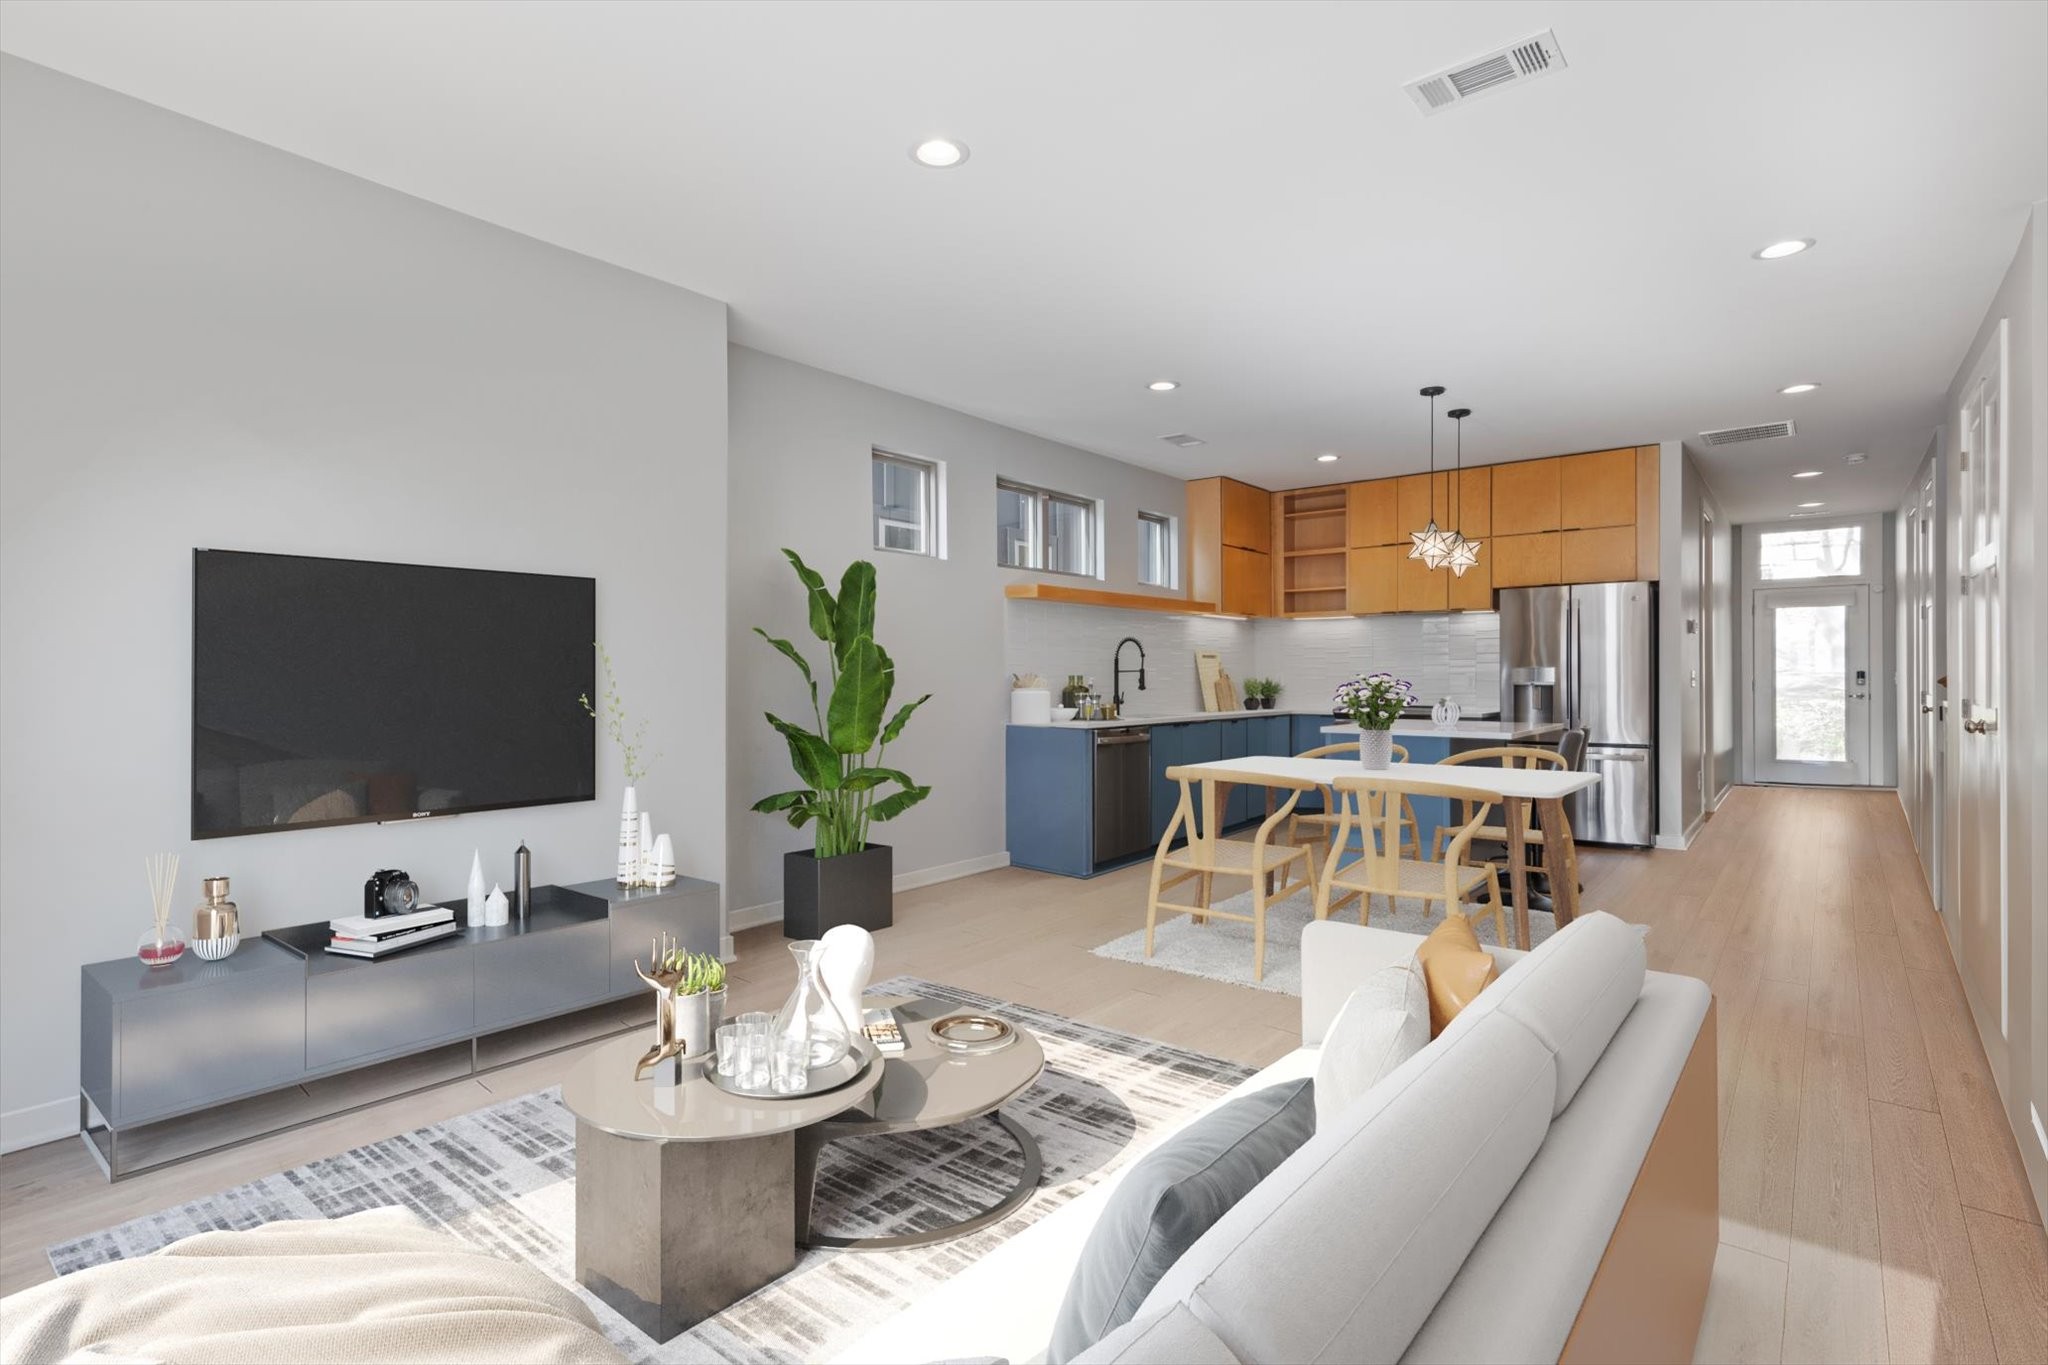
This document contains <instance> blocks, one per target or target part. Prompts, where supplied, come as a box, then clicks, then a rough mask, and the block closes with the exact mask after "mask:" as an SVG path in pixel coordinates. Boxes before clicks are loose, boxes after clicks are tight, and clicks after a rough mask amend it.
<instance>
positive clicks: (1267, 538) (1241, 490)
mask: <svg viewBox="0 0 2048 1365" xmlns="http://www.w3.org/2000/svg"><path fill="white" fill-rule="evenodd" d="M1217 482H1218V483H1220V484H1222V485H1223V488H1222V495H1223V543H1224V544H1225V545H1235V546H1237V547H1238V548H1239V549H1241V550H1257V551H1258V552H1259V553H1260V554H1271V553H1272V552H1273V495H1272V494H1271V493H1268V492H1267V491H1266V490H1265V489H1263V488H1254V487H1252V486H1251V485H1250V484H1248V483H1239V482H1238V481H1237V480H1236V479H1219V480H1217Z"/></svg>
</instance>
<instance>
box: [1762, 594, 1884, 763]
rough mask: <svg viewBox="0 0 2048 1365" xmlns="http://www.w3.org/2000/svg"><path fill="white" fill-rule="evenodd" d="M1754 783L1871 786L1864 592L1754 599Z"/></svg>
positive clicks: (1867, 600)
mask: <svg viewBox="0 0 2048 1365" xmlns="http://www.w3.org/2000/svg"><path fill="white" fill-rule="evenodd" d="M1753 657H1754V659H1755V663H1756V668H1755V672H1754V674H1753V676H1754V677H1755V679H1756V716H1757V725H1756V733H1755V735H1754V736H1753V737H1752V739H1753V743H1754V745H1755V748H1754V751H1753V753H1752V768H1753V770H1754V772H1755V775H1756V780H1757V781H1759V782H1802V783H1826V784H1832V785H1836V786H1852V787H1853V786H1863V785H1866V784H1867V783H1868V782H1869V781H1870V717H1871V701H1870V698H1871V694H1872V691H1873V688H1872V687H1871V677H1870V589H1869V588H1868V587H1866V586H1863V585H1860V584H1858V585H1852V586H1843V587H1838V588H1771V589H1766V590H1763V591H1760V592H1758V593H1757V594H1756V653H1755V655H1754V656H1753Z"/></svg>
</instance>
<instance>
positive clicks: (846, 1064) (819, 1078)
mask: <svg viewBox="0 0 2048 1365" xmlns="http://www.w3.org/2000/svg"><path fill="white" fill-rule="evenodd" d="M881 1055H882V1054H881V1052H880V1050H879V1049H877V1048H876V1047H875V1045H874V1044H873V1043H871V1042H869V1041H868V1040H867V1039H866V1038H865V1037H859V1038H856V1039H854V1041H853V1049H852V1051H850V1052H848V1053H847V1054H846V1055H845V1056H844V1057H841V1058H840V1059H839V1060H838V1061H836V1062H834V1063H832V1065H830V1066H814V1067H812V1068H811V1071H810V1084H809V1085H807V1086H805V1087H804V1088H803V1089H802V1090H776V1089H773V1088H771V1087H768V1086H763V1087H762V1088H761V1089H759V1090H756V1089H754V1088H753V1087H751V1086H744V1085H741V1084H740V1083H739V1082H738V1081H737V1080H736V1079H735V1078H733V1077H731V1076H721V1075H719V1074H718V1061H717V1059H716V1058H715V1057H714V1058H713V1059H712V1060H711V1061H710V1062H709V1063H708V1064H707V1065H706V1066H705V1068H704V1079H705V1080H707V1081H710V1082H711V1083H712V1084H713V1085H715V1086H717V1087H718V1088H719V1089H720V1090H723V1091H725V1092H726V1093H727V1094H728V1095H744V1096H746V1097H747V1098H748V1099H752V1100H800V1099H803V1098H805V1097H806V1096H810V1095H823V1094H827V1093H829V1092H831V1091H834V1090H837V1089H839V1088H840V1087H841V1086H844V1085H851V1084H853V1083H854V1082H855V1081H857V1080H859V1079H860V1078H861V1077H862V1076H863V1075H865V1074H866V1073H867V1069H868V1068H869V1067H870V1066H872V1065H873V1064H874V1063H875V1061H876V1060H877V1059H878V1058H880V1057H881Z"/></svg>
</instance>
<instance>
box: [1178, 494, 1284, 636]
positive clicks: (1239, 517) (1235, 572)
mask: <svg viewBox="0 0 2048 1365" xmlns="http://www.w3.org/2000/svg"><path fill="white" fill-rule="evenodd" d="M1272 549H1273V495H1272V494H1270V493H1268V492H1267V491H1266V490H1265V489H1263V488H1255V487H1253V486H1252V485H1251V484H1248V483H1240V482H1239V481H1238V480H1236V479H1224V478H1214V479H1195V480H1193V481H1191V482H1190V483H1189V484H1188V519H1187V556H1188V591H1189V595H1190V596H1191V597H1193V598H1194V599H1195V600H1197V601H1202V602H1214V603H1216V604H1217V605H1218V607H1219V608H1221V609H1222V610H1223V611H1226V612H1229V613H1231V614H1233V615H1237V616H1271V615H1272V614H1273V555H1272Z"/></svg>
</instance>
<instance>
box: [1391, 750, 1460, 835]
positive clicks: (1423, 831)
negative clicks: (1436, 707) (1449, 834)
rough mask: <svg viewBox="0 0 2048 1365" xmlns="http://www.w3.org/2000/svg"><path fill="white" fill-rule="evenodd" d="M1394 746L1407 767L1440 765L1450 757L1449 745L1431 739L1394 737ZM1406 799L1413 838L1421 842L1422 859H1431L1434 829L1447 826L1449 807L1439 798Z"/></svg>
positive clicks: (1445, 800)
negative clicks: (1412, 817) (1412, 811)
mask: <svg viewBox="0 0 2048 1365" xmlns="http://www.w3.org/2000/svg"><path fill="white" fill-rule="evenodd" d="M1394 743H1396V744H1398V745H1400V746H1401V747H1402V748H1404V749H1406V750H1407V751H1408V761H1409V762H1410V763H1441V762H1443V761H1444V760H1445V759H1446V758H1449V757H1450V756H1451V741H1450V740H1449V739H1438V738H1436V737H1435V736H1433V735H1396V736H1395V737H1394ZM1409 799H1410V801H1411V802H1412V803H1413V804H1414V806H1415V835H1416V837H1417V838H1418V839H1420V840H1421V841H1422V856H1423V857H1425V858H1429V857H1434V856H1435V853H1436V831H1437V827H1438V826H1439V825H1447V824H1449V823H1450V822H1451V803H1450V801H1449V799H1447V798H1445V797H1441V796H1416V797H1411V798H1409Z"/></svg>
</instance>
